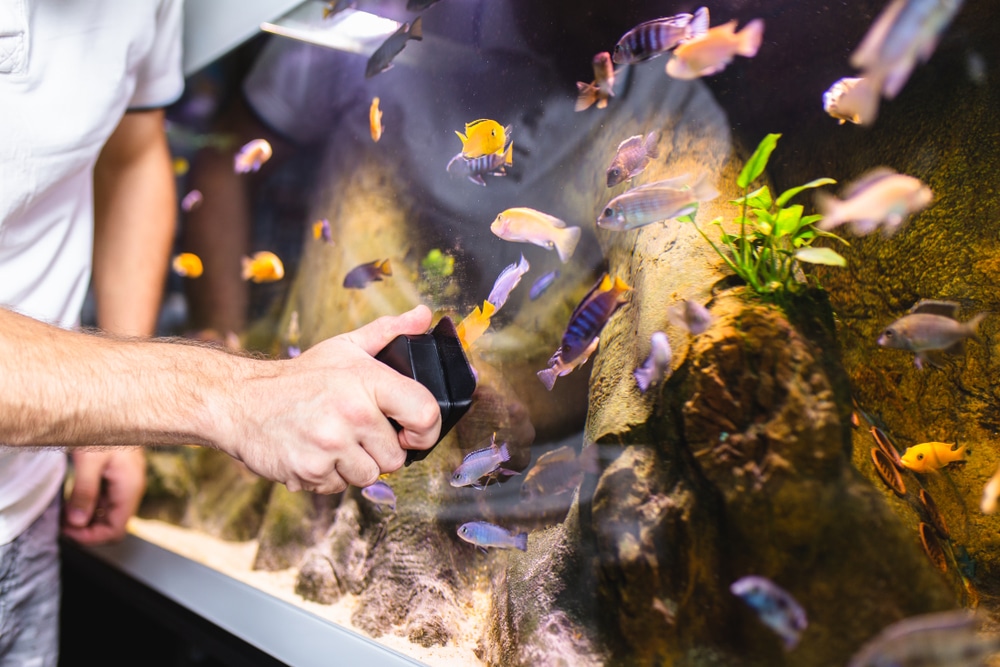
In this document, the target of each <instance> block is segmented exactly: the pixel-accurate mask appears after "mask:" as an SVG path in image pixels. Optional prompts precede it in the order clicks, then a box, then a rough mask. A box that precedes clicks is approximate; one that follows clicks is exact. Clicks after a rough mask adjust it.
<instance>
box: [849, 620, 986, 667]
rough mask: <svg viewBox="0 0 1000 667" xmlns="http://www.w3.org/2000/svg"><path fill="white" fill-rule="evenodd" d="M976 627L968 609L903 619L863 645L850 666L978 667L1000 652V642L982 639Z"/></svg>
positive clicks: (976, 623) (975, 622)
mask: <svg viewBox="0 0 1000 667" xmlns="http://www.w3.org/2000/svg"><path fill="white" fill-rule="evenodd" d="M977 625H978V622H977V620H976V616H975V614H973V613H971V612H969V611H967V610H965V609H960V610H957V611H944V612H939V613H936V614H923V615H922V616H913V617H911V618H904V619H903V620H901V621H897V622H896V623H893V624H892V625H890V626H889V627H887V628H885V629H884V630H882V632H880V633H879V634H878V636H876V637H875V638H874V639H872V640H870V641H869V642H868V643H866V644H865V645H864V646H862V647H861V650H860V651H858V652H857V653H856V654H854V657H853V658H851V661H850V662H849V663H847V667H887V666H891V667H916V666H917V665H919V666H920V667H978V666H979V665H982V664H983V661H984V660H985V659H986V657H987V656H989V655H992V654H993V653H996V652H997V651H1000V639H998V638H997V637H980V636H979V635H978V633H977V632H976V626H977Z"/></svg>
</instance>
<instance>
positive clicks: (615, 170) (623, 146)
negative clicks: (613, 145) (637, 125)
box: [607, 132, 660, 188]
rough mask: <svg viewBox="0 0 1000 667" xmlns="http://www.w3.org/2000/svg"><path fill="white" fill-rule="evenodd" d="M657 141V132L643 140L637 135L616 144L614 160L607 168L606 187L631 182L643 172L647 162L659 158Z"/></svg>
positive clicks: (658, 136) (658, 135)
mask: <svg viewBox="0 0 1000 667" xmlns="http://www.w3.org/2000/svg"><path fill="white" fill-rule="evenodd" d="M659 139H660V133H659V132H650V133H649V134H647V135H646V137H645V138H643V137H642V135H641V134H637V135H635V136H634V137H629V138H628V139H626V140H625V141H623V142H621V143H620V144H618V150H617V151H616V152H615V158H614V159H613V160H612V161H611V166H610V167H608V172H607V175H608V187H609V188H610V187H614V186H616V185H618V184H619V183H622V182H624V181H628V180H631V179H633V178H635V177H636V176H638V175H639V174H641V173H642V172H643V171H645V169H646V165H647V164H649V161H650V160H652V159H655V158H658V157H659V156H660V152H659V150H658V149H657V147H656V144H657V143H659Z"/></svg>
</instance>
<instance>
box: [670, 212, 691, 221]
mask: <svg viewBox="0 0 1000 667" xmlns="http://www.w3.org/2000/svg"><path fill="white" fill-rule="evenodd" d="M694 216H695V214H694V213H689V214H687V215H682V216H680V217H679V218H675V220H677V222H694Z"/></svg>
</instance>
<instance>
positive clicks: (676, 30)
mask: <svg viewBox="0 0 1000 667" xmlns="http://www.w3.org/2000/svg"><path fill="white" fill-rule="evenodd" d="M707 30H708V9H707V8H706V7H699V8H698V10H697V11H696V12H695V13H694V15H691V14H677V15H676V16H668V17H665V18H660V19H653V20H652V21H646V22H645V23H640V24H639V25H637V26H636V27H634V28H632V29H631V30H629V31H628V32H627V33H625V34H624V35H622V38H621V39H619V40H618V43H617V44H615V50H614V56H613V58H614V61H615V62H616V63H618V64H619V65H632V64H635V63H638V62H642V61H644V60H649V59H650V58H655V57H656V56H661V55H663V54H664V53H666V52H667V51H669V50H670V49H672V48H674V47H676V46H677V45H678V44H680V43H681V42H683V41H685V40H688V39H691V38H693V37H697V36H699V35H702V34H704V33H705V32H706V31H707Z"/></svg>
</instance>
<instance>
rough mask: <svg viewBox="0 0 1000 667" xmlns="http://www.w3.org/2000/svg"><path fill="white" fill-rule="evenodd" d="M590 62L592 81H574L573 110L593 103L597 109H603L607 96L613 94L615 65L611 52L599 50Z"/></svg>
mask: <svg viewBox="0 0 1000 667" xmlns="http://www.w3.org/2000/svg"><path fill="white" fill-rule="evenodd" d="M591 62H592V64H593V66H594V81H593V82H592V83H584V82H583V81H577V82H576V90H577V98H576V106H575V107H574V110H575V111H584V110H585V109H589V108H590V107H592V106H593V105H594V104H595V103H596V104H597V108H598V109H604V108H605V107H607V106H608V98H611V97H614V96H615V66H614V64H612V62H611V54H610V53H608V52H607V51H601V52H600V53H598V54H597V55H596V56H594V59H593V60H592V61H591Z"/></svg>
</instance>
